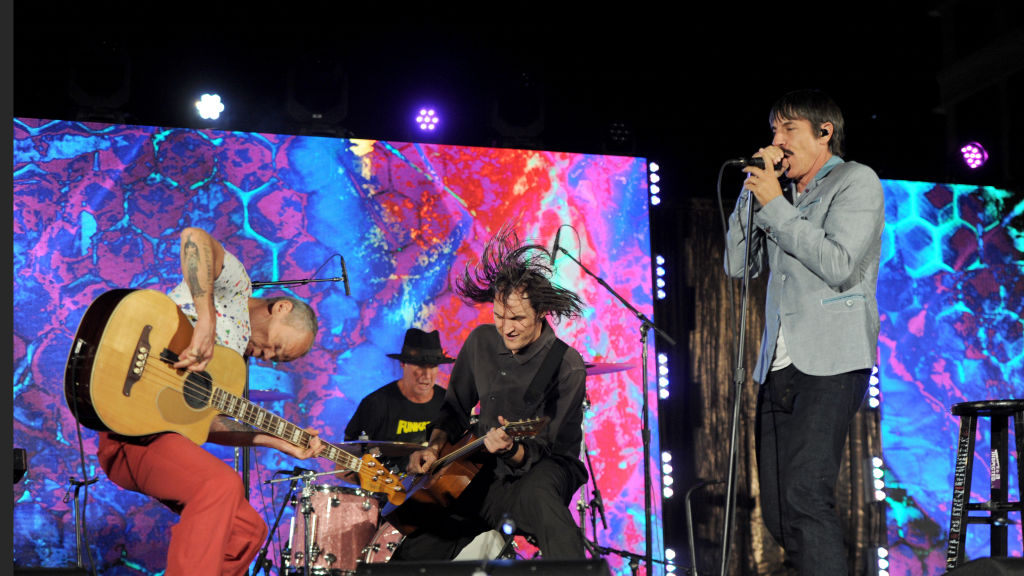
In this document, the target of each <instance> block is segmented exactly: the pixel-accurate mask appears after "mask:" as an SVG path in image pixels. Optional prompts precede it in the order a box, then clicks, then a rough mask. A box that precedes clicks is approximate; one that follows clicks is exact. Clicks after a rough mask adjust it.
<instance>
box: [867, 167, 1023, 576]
mask: <svg viewBox="0 0 1024 576" xmlns="http://www.w3.org/2000/svg"><path fill="white" fill-rule="evenodd" d="M884 185H885V196H886V198H885V203H886V211H887V213H886V227H885V232H884V239H883V240H884V243H883V254H882V264H881V273H880V276H879V287H878V304H879V310H880V313H881V321H882V331H881V336H880V339H879V359H878V363H879V377H880V380H881V383H880V388H881V394H882V399H883V400H882V404H881V409H882V450H883V456H884V460H885V466H886V468H887V473H886V476H885V478H884V481H885V484H886V492H887V494H888V498H887V503H888V508H887V514H888V545H889V558H888V562H889V564H890V570H889V572H890V574H901V575H903V574H905V575H908V576H910V575H914V576H916V575H938V574H944V573H945V572H946V567H945V555H946V543H947V538H948V531H949V521H950V506H951V503H952V498H953V468H954V459H955V456H956V446H957V434H958V431H959V426H960V422H959V419H958V418H957V417H955V416H953V415H951V414H950V407H951V406H952V405H953V404H956V403H958V402H966V401H974V400H989V399H1004V398H1024V337H1022V336H1024V330H1022V328H1024V321H1022V318H1021V311H1022V309H1024V201H1022V199H1021V198H1020V197H1019V196H1018V197H1016V198H1015V197H1014V196H1013V195H1012V194H1010V193H1008V192H1006V191H1004V190H998V189H993V188H987V187H977V186H966V185H936V184H929V183H923V182H906V181H886V182H884ZM987 424H988V422H987V419H981V424H979V435H978V442H977V446H976V450H975V461H974V475H973V481H972V488H971V500H972V501H974V502H982V501H985V500H987V499H988V498H989V488H988V486H989V481H988V474H989V465H990V462H989V458H988V448H989V442H990V440H989V437H988V433H989V431H988V426H987ZM1018 457H1020V455H1019V454H1017V453H1016V451H1015V450H1012V446H1011V457H1010V460H1011V461H1010V462H1005V463H1002V468H1003V471H1004V474H1006V475H1007V476H1008V477H1010V478H1013V477H1015V476H1016V473H1015V472H1012V471H1014V470H1016V468H1015V466H1016V461H1017V458H1018ZM1018 482H1019V479H1018V480H1014V481H1012V482H1010V488H1011V490H1010V499H1011V500H1017V499H1019V497H1020V493H1019V490H1018V486H1019V484H1018ZM1011 520H1013V521H1015V522H1019V521H1020V516H1019V514H1018V515H1016V517H1014V515H1011ZM1009 534H1010V541H1009V549H1010V552H1011V554H1012V555H1015V556H1020V555H1021V549H1022V544H1021V533H1020V529H1019V525H1013V526H1011V527H1010V529H1009ZM967 554H968V557H969V558H971V559H973V558H981V557H986V556H989V555H990V549H989V530H988V527H987V526H984V525H977V524H975V525H971V527H970V528H969V529H968V530H967Z"/></svg>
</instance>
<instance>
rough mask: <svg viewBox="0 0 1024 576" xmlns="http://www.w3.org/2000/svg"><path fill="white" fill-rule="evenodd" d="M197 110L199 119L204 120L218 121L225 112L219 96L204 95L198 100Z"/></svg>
mask: <svg viewBox="0 0 1024 576" xmlns="http://www.w3.org/2000/svg"><path fill="white" fill-rule="evenodd" d="M196 110H197V111H199V117H200V118H202V119H204V120H216V119H217V118H220V113H221V112H223V111H224V103H223V102H221V101H220V95H218V94H203V95H202V96H200V97H199V100H196Z"/></svg>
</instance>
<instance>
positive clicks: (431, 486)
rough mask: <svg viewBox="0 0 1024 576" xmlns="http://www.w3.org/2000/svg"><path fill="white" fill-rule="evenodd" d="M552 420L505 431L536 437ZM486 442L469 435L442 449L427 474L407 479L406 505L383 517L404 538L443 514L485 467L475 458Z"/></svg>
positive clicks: (517, 424) (388, 507) (510, 426)
mask: <svg viewBox="0 0 1024 576" xmlns="http://www.w3.org/2000/svg"><path fill="white" fill-rule="evenodd" d="M549 420H550V418H548V417H547V416H543V417H541V418H535V419H533V420H521V421H518V422H508V423H507V424H505V425H504V426H502V427H501V429H502V430H504V431H505V433H506V434H508V435H509V436H511V437H512V438H514V439H519V438H527V437H530V436H536V435H537V434H539V433H540V432H541V430H543V429H544V428H545V427H546V426H547V424H548V421H549ZM483 446H484V439H483V438H477V437H475V436H474V435H473V434H469V433H467V434H466V435H464V436H463V437H462V438H461V439H460V440H459V441H458V442H456V443H455V444H445V445H444V446H442V447H441V456H440V457H439V458H438V459H437V460H434V461H433V462H431V464H430V466H429V467H428V468H427V471H426V472H424V473H423V474H416V475H414V476H406V477H405V478H404V479H403V481H402V482H403V484H404V485H405V494H406V500H405V502H402V503H398V504H395V503H393V502H389V503H388V504H386V505H385V506H384V509H383V510H382V511H381V514H382V516H384V518H385V519H386V520H387V521H388V522H390V523H391V524H392V525H393V526H394V527H395V528H397V529H398V531H399V532H401V533H402V534H405V535H408V534H410V533H412V532H413V531H415V530H416V528H417V527H418V526H419V525H420V524H421V523H422V522H423V521H424V520H425V519H427V518H431V517H436V515H437V514H443V513H444V509H445V508H448V507H449V506H451V505H452V503H454V502H455V500H456V499H458V497H459V496H461V495H462V492H463V490H465V489H466V486H468V485H469V483H470V481H472V480H473V478H474V477H475V476H476V473H477V472H478V471H479V470H480V468H481V467H482V466H483V463H481V462H478V461H474V460H473V459H471V458H470V456H471V455H473V454H474V453H476V452H477V451H479V450H480V448H483Z"/></svg>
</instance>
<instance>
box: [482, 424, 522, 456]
mask: <svg viewBox="0 0 1024 576" xmlns="http://www.w3.org/2000/svg"><path fill="white" fill-rule="evenodd" d="M498 423H499V424H501V426H502V427H501V428H491V429H490V430H488V431H487V434H486V435H484V447H486V448H487V451H488V452H490V453H491V454H494V455H495V456H498V457H500V458H504V459H506V460H508V461H511V462H512V463H513V464H518V463H519V462H520V461H521V460H522V455H521V452H522V450H521V448H520V446H519V443H518V442H516V441H515V439H513V438H512V437H511V436H509V435H508V434H506V433H505V426H507V425H508V421H507V420H505V419H504V418H503V417H501V416H498Z"/></svg>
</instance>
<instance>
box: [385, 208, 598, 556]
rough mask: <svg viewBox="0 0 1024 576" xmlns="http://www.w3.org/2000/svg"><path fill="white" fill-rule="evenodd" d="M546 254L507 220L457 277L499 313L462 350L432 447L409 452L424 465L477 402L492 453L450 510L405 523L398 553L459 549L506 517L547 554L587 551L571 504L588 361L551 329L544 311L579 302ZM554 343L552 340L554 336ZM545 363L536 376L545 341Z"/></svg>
mask: <svg viewBox="0 0 1024 576" xmlns="http://www.w3.org/2000/svg"><path fill="white" fill-rule="evenodd" d="M549 259H550V254H549V253H548V252H547V251H545V249H544V248H543V247H541V246H536V245H520V243H519V239H518V237H517V236H516V235H515V233H514V232H513V231H511V230H510V229H509V228H505V229H503V230H502V231H501V232H499V233H498V235H497V236H496V237H495V238H492V239H491V240H490V241H489V242H488V243H487V245H486V246H485V248H484V252H483V256H482V258H481V263H480V266H479V268H478V269H477V270H476V271H470V270H468V269H467V270H466V271H465V272H464V273H463V274H462V275H461V277H459V278H458V279H457V280H456V282H455V288H456V291H457V293H458V294H459V295H460V296H461V297H462V298H464V299H466V300H468V301H472V302H476V303H480V304H485V303H492V304H493V305H494V324H493V325H491V324H486V325H482V326H478V327H477V328H475V329H474V330H473V331H472V332H471V333H470V335H469V337H468V338H467V339H466V342H465V344H464V345H463V347H462V349H461V350H460V351H459V354H458V357H457V358H456V360H455V364H454V366H453V368H452V375H451V379H450V382H449V385H448V391H447V394H446V395H445V402H444V405H443V406H442V408H441V413H440V415H439V417H438V419H437V420H436V421H435V423H434V428H433V430H432V432H431V436H430V441H429V444H428V447H427V448H425V449H423V450H420V451H418V452H415V453H413V454H412V455H411V456H410V461H409V471H410V472H413V473H422V472H425V471H426V470H427V467H428V466H429V465H430V463H431V462H433V461H435V460H436V459H437V458H438V456H439V455H440V454H441V452H442V448H443V447H444V446H445V445H446V444H447V443H449V442H455V441H457V440H458V439H459V437H460V436H462V434H463V433H464V432H465V431H466V430H467V429H468V426H469V422H470V411H471V410H472V409H473V407H474V406H475V405H476V404H477V402H479V403H480V415H479V422H478V425H477V426H478V434H477V435H478V436H479V433H483V432H484V431H487V432H486V435H485V436H484V446H485V447H486V450H487V452H489V453H490V454H491V455H492V456H490V457H488V458H485V459H484V465H483V466H482V467H481V468H480V470H479V471H478V472H477V473H476V474H475V476H474V477H473V479H472V482H470V484H469V486H467V487H466V488H465V490H464V491H463V492H462V494H461V495H460V496H459V498H458V499H457V500H456V501H455V502H454V503H453V504H452V505H451V506H450V507H449V508H448V509H447V510H446V512H447V514H440V515H435V516H434V517H433V518H431V519H430V520H429V521H428V522H426V523H424V524H420V525H419V526H418V529H417V530H416V531H414V532H412V533H411V534H408V535H407V536H406V538H405V539H404V540H403V542H402V544H401V545H400V546H399V548H398V550H396V551H395V554H394V556H393V557H392V561H410V560H445V559H451V558H454V557H455V556H456V555H457V554H458V552H459V551H460V550H461V549H462V548H463V547H464V546H465V545H466V544H468V543H469V542H470V541H471V540H472V539H473V537H474V536H476V535H477V534H480V533H481V532H484V531H486V530H490V529H498V528H499V527H500V526H501V524H502V521H503V517H504V518H510V519H511V520H513V521H514V523H515V526H516V528H517V530H518V532H520V533H524V534H528V535H532V536H533V537H534V538H535V539H536V541H537V545H538V547H539V548H540V550H541V553H542V554H543V556H544V558H545V559H560V558H561V559H565V558H568V559H579V558H584V543H583V535H582V533H581V532H580V531H579V528H578V526H577V525H576V523H575V520H574V519H573V517H572V515H571V514H570V512H569V509H568V505H569V501H570V500H571V498H572V495H573V494H574V493H575V492H576V490H577V489H578V488H579V487H580V486H581V485H582V484H583V483H584V482H586V480H587V472H586V468H585V467H584V465H583V463H582V462H580V459H579V456H580V448H581V443H582V435H583V430H582V419H583V399H584V396H585V394H586V367H585V365H584V363H583V358H582V357H581V356H580V354H579V352H577V351H576V350H574V349H573V348H570V347H567V346H565V345H564V344H563V343H561V341H560V340H558V338H557V337H556V336H555V333H554V332H553V331H552V329H551V326H550V325H549V323H548V320H547V317H549V316H552V317H554V319H559V320H560V319H563V318H570V317H574V316H579V315H580V312H581V306H582V302H581V300H580V298H579V297H578V296H577V295H576V294H575V293H573V292H571V291H569V290H566V289H563V288H560V287H558V286H555V285H553V284H552V283H551V281H550V280H549V278H548V277H549V276H550V273H551V269H550V267H549V265H548V262H550V260H549ZM556 343H557V345H556ZM553 348H554V350H555V351H554V353H553V354H552V356H553V358H552V360H549V361H548V364H549V368H547V369H546V370H545V372H546V373H548V374H551V375H552V377H551V378H549V379H547V381H545V382H539V381H536V380H538V379H535V375H536V374H538V372H541V369H542V366H543V365H544V364H545V358H546V356H547V355H548V352H549V351H550V350H552V349H553ZM544 416H546V417H548V418H550V421H549V422H548V425H547V426H546V428H544V429H543V430H542V431H541V432H540V433H539V434H538V435H537V436H534V437H529V438H525V439H519V440H515V441H514V440H513V439H512V438H511V437H510V436H509V435H507V434H506V433H505V432H504V431H502V430H501V429H500V428H499V427H500V426H502V425H504V424H505V422H506V421H515V420H526V419H530V418H538V417H544Z"/></svg>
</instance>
